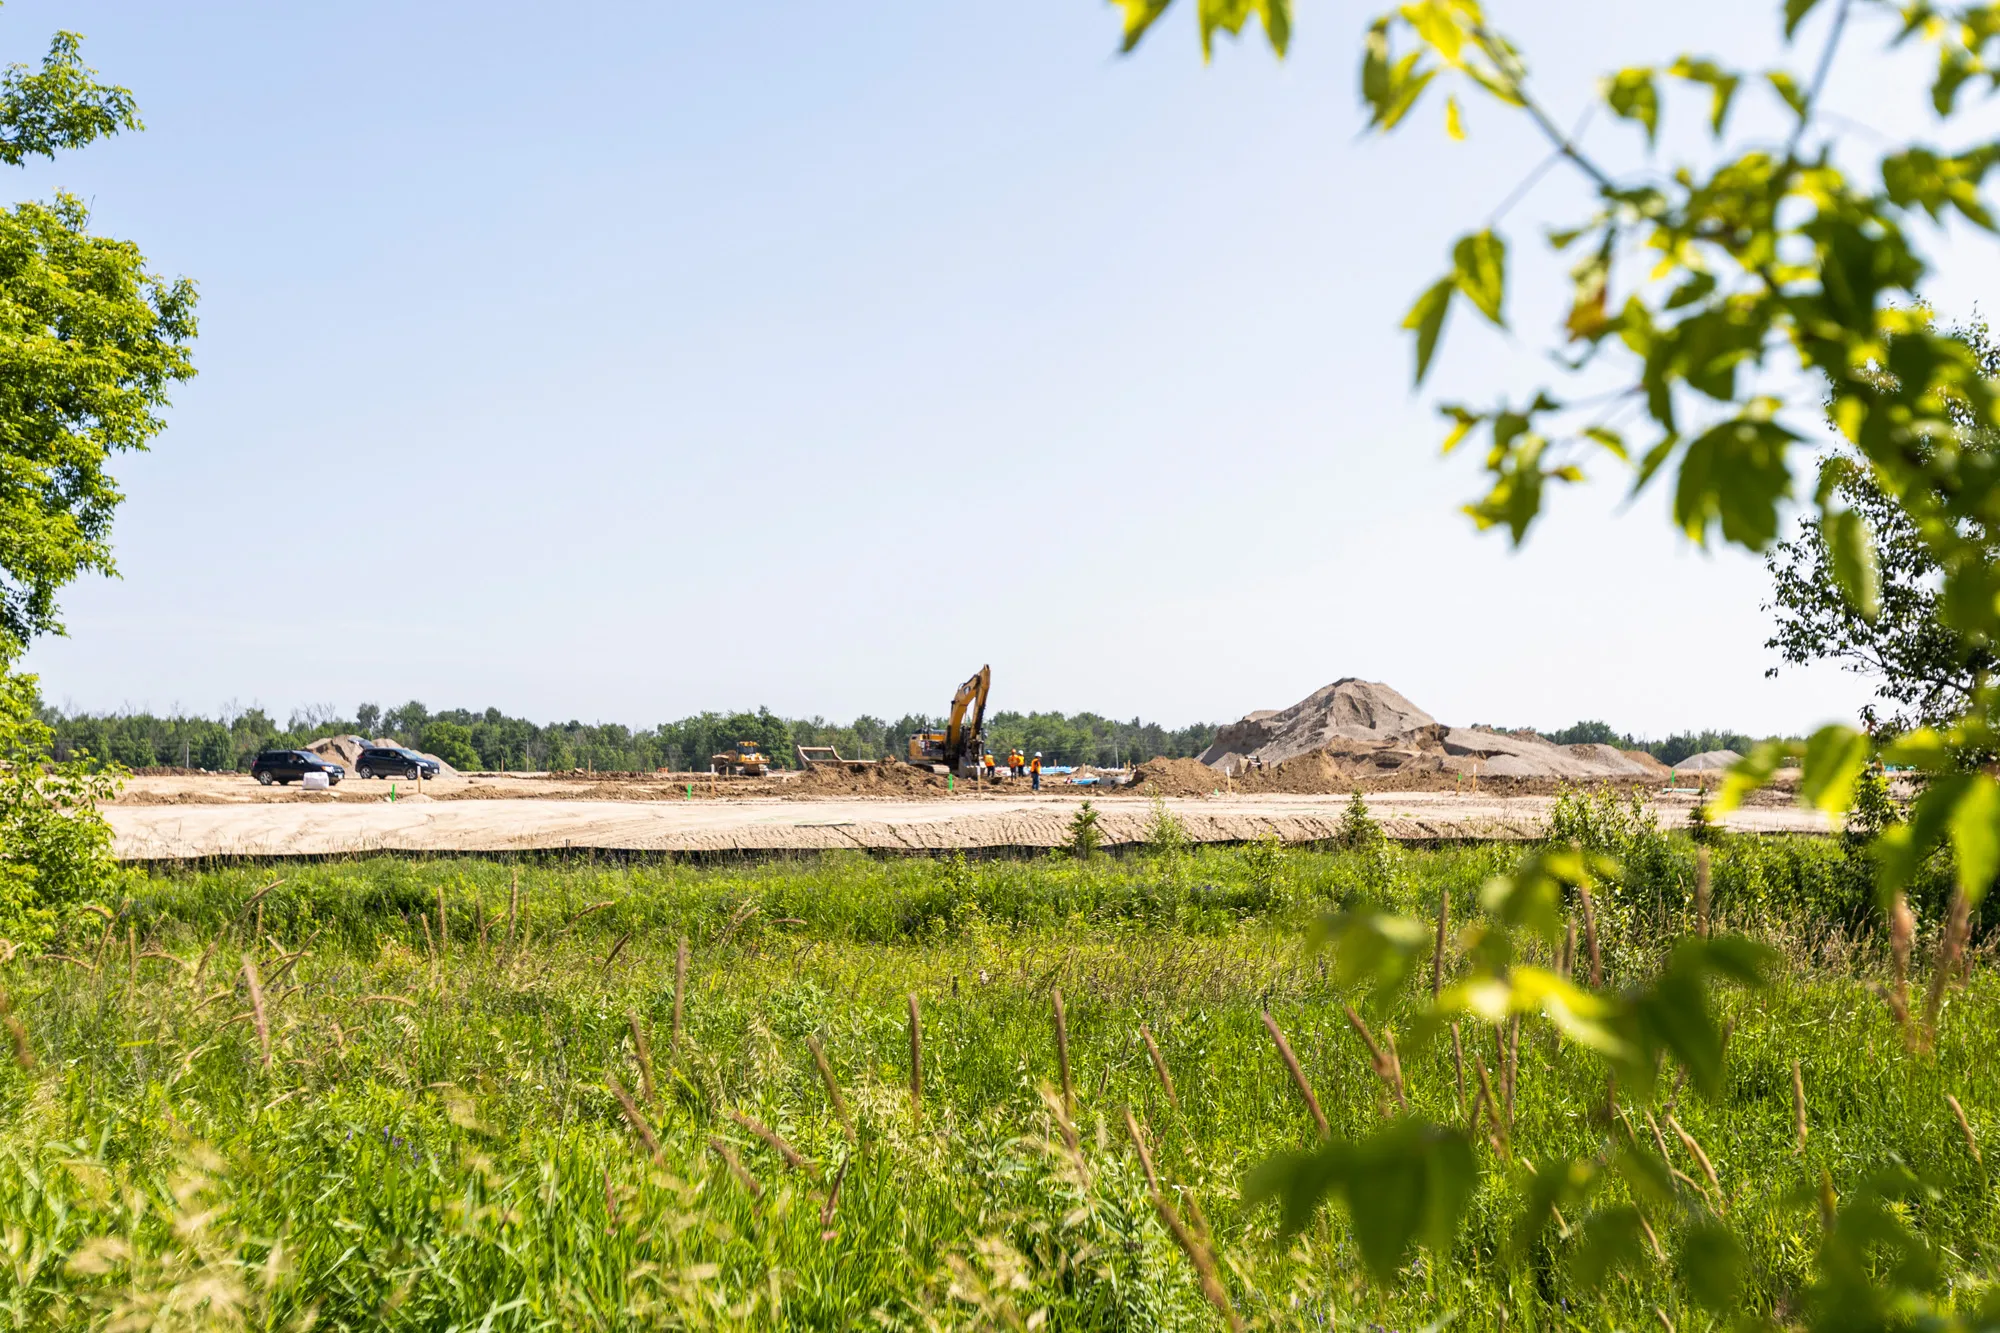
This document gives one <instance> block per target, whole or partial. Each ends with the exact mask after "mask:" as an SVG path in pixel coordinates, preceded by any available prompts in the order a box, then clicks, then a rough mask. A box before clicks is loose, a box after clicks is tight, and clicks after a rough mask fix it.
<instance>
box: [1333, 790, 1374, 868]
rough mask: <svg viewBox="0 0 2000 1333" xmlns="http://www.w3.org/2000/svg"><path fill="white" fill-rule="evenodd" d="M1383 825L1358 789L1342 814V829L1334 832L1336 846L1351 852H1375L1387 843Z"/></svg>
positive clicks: (1349, 797) (1350, 795)
mask: <svg viewBox="0 0 2000 1333" xmlns="http://www.w3.org/2000/svg"><path fill="white" fill-rule="evenodd" d="M1385 840H1386V839H1385V836H1384V834H1383V832H1382V825H1381V824H1380V823H1378V822H1377V821H1376V819H1375V816H1374V814H1373V813H1372V812H1371V811H1370V810H1369V809H1368V798H1367V797H1366V796H1363V795H1362V794H1361V788H1359V787H1356V788H1355V789H1354V790H1353V792H1352V793H1350V794H1349V796H1348V798H1347V808H1346V809H1345V810H1342V811H1341V812H1340V827H1339V828H1338V829H1336V830H1335V831H1334V835H1333V841H1334V845H1335V846H1338V847H1342V848H1345V849H1346V850H1348V851H1351V852H1368V851H1374V850H1376V849H1377V848H1379V847H1381V846H1382V844H1383V842H1384V841H1385Z"/></svg>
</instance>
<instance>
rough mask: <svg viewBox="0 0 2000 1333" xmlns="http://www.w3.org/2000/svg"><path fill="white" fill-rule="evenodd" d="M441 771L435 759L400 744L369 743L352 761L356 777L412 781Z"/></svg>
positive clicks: (431, 776) (432, 776) (433, 775)
mask: <svg viewBox="0 0 2000 1333" xmlns="http://www.w3.org/2000/svg"><path fill="white" fill-rule="evenodd" d="M441 772H443V770H442V769H440V768H439V767H438V765H437V761H436V760H433V759H426V758H424V757H423V756H422V755H420V754H418V753H417V752H416V751H415V750H405V749H404V748H403V747H402V746H400V745H397V746H379V747H378V746H373V745H371V746H369V747H368V748H367V749H365V750H363V751H362V752H361V758H359V759H357V760H355V762H354V776H355V777H358V778H408V779H410V780H411V781H412V782H414V781H416V780H417V779H418V778H419V777H421V778H425V779H429V778H434V777H436V776H437V775H438V774H439V773H441Z"/></svg>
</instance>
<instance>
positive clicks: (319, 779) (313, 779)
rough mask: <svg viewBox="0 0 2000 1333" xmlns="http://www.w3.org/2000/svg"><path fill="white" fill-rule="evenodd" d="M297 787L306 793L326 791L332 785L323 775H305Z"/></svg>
mask: <svg viewBox="0 0 2000 1333" xmlns="http://www.w3.org/2000/svg"><path fill="white" fill-rule="evenodd" d="M299 785H300V786H302V787H304V788H305V789H306V790H307V791H327V790H329V789H330V788H331V787H332V785H333V784H332V783H330V782H328V781H327V780H326V774H324V773H307V774H305V775H304V776H303V777H301V778H300V779H299Z"/></svg>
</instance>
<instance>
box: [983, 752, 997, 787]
mask: <svg viewBox="0 0 2000 1333" xmlns="http://www.w3.org/2000/svg"><path fill="white" fill-rule="evenodd" d="M980 766H981V767H982V768H984V769H985V770H986V780H987V781H988V782H994V781H997V780H998V779H997V778H995V777H994V775H993V756H992V755H990V754H989V755H987V756H986V757H985V758H984V759H982V760H981V761H980Z"/></svg>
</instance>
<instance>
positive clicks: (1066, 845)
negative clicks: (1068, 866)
mask: <svg viewBox="0 0 2000 1333" xmlns="http://www.w3.org/2000/svg"><path fill="white" fill-rule="evenodd" d="M1097 821H1098V813H1097V807H1096V806H1093V805H1092V804H1091V803H1090V802H1089V801H1085V802H1084V803H1083V804H1082V805H1079V806H1078V807H1077V808H1076V813H1075V814H1073V815H1071V816H1070V817H1069V832H1068V833H1067V834H1066V835H1065V836H1064V838H1063V850H1064V851H1065V852H1067V853H1069V855H1070V856H1071V857H1073V858H1074V859H1076V860H1078V861H1088V860H1090V859H1091V858H1092V857H1093V856H1096V855H1097V849H1098V848H1099V847H1101V846H1103V845H1104V834H1103V832H1102V831H1101V830H1099V828H1098V827H1097Z"/></svg>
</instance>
